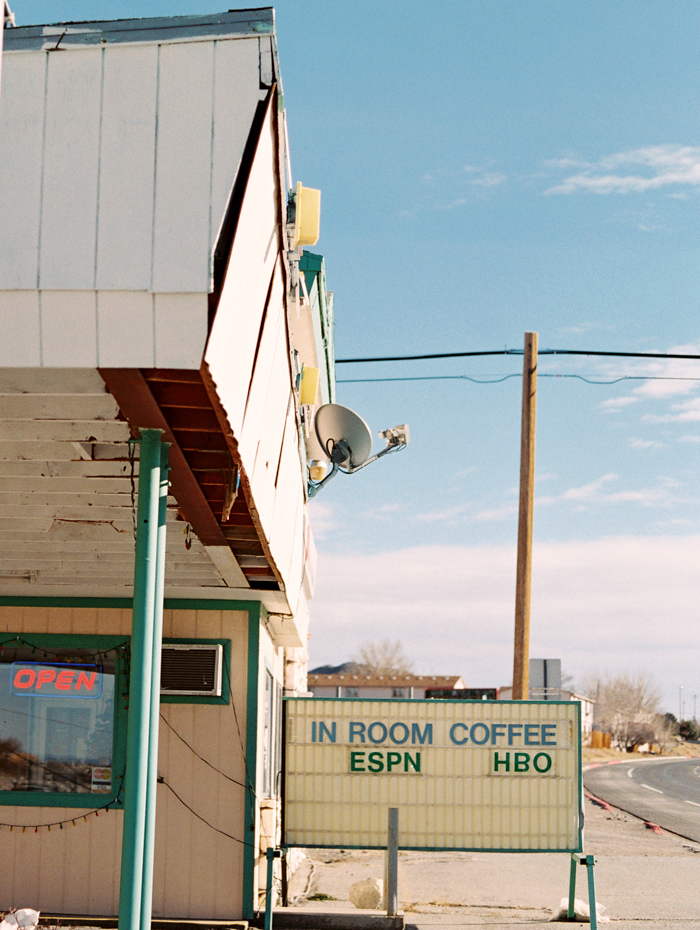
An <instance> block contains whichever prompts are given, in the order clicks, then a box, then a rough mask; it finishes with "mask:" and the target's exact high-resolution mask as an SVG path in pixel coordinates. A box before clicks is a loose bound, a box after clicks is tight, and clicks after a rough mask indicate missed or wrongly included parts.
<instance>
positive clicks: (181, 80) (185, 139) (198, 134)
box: [151, 42, 214, 293]
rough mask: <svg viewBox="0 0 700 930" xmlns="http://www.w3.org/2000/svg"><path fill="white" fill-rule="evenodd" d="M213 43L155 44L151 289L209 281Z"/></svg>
mask: <svg viewBox="0 0 700 930" xmlns="http://www.w3.org/2000/svg"><path fill="white" fill-rule="evenodd" d="M213 63H214V48H213V43H209V42H201V43H183V44H180V45H163V46H161V47H160V68H159V91H158V140H157V154H156V188H155V205H154V214H155V215H154V230H155V238H154V242H153V279H152V282H151V287H152V289H153V290H154V291H156V292H167V291H201V292H204V293H207V292H208V291H209V286H210V279H211V274H210V258H209V226H210V219H209V202H210V200H209V198H210V185H211V138H212V136H211V133H212V96H213V94H212V89H213V87H212V85H213V79H214V75H213Z"/></svg>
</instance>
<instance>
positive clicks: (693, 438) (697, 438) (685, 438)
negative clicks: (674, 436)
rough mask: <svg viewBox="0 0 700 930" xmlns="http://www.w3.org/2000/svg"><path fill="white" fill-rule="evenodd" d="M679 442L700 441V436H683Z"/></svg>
mask: <svg viewBox="0 0 700 930" xmlns="http://www.w3.org/2000/svg"><path fill="white" fill-rule="evenodd" d="M678 442H700V436H693V435H687V436H681V437H680V439H679V440H678Z"/></svg>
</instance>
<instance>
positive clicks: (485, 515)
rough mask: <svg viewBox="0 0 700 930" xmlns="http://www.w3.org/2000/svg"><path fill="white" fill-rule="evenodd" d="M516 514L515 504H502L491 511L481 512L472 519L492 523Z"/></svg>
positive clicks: (516, 507)
mask: <svg viewBox="0 0 700 930" xmlns="http://www.w3.org/2000/svg"><path fill="white" fill-rule="evenodd" d="M517 512H518V505H517V504H504V505H503V506H502V507H494V508H493V509H491V510H481V511H479V513H477V514H475V515H474V519H475V520H479V521H480V522H482V523H490V522H492V521H498V520H507V519H508V517H512V516H513V514H514V513H517Z"/></svg>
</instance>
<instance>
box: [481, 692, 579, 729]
mask: <svg viewBox="0 0 700 930" xmlns="http://www.w3.org/2000/svg"><path fill="white" fill-rule="evenodd" d="M498 699H499V701H512V699H513V689H512V687H511V686H510V685H508V687H506V688H499V689H498ZM530 700H531V701H541V700H548V701H579V702H580V704H581V734H582V735H583V736H584V737H588V736H590V735H591V732H592V731H593V710H594V708H595V703H596V702H595V701H593V700H591V698H587V697H584V695H582V694H576V693H575V692H574V691H565V690H563V689H560V690H559V691H557V692H553V691H551V690H550V692H549V694H548V695H547V697H546V698H543V697H542V695H541V694H540V693H537V691H535V690H533V689H531V690H530Z"/></svg>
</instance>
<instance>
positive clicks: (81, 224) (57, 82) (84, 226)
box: [5, 48, 102, 290]
mask: <svg viewBox="0 0 700 930" xmlns="http://www.w3.org/2000/svg"><path fill="white" fill-rule="evenodd" d="M44 54H45V53H44ZM101 71H102V50H101V49H94V48H91V49H84V50H82V49H81V50H80V51H66V52H61V53H60V54H55V55H53V54H52V55H50V57H49V65H48V72H47V82H46V121H45V127H44V173H43V180H42V190H43V196H42V203H41V235H40V240H39V260H40V267H39V287H41V288H50V289H59V288H71V289H80V290H82V289H86V288H91V287H93V285H94V280H95V230H96V225H95V218H96V215H97V176H98V153H99V140H100V89H101V88H100V85H101ZM8 90H9V89H8V88H7V86H6V87H5V91H6V92H8ZM11 92H14V91H11ZM13 160H14V159H13Z"/></svg>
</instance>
